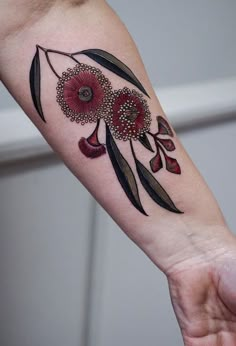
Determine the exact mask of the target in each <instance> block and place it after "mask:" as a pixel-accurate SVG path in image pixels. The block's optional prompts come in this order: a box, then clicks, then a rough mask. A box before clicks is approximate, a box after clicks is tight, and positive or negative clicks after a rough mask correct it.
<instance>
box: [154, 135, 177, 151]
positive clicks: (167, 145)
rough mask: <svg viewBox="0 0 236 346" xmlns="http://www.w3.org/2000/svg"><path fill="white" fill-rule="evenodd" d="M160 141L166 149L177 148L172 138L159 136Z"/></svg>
mask: <svg viewBox="0 0 236 346" xmlns="http://www.w3.org/2000/svg"><path fill="white" fill-rule="evenodd" d="M158 141H159V142H160V143H161V144H162V145H163V147H165V149H166V150H168V151H173V150H175V145H174V143H173V142H172V140H171V139H162V138H158Z"/></svg>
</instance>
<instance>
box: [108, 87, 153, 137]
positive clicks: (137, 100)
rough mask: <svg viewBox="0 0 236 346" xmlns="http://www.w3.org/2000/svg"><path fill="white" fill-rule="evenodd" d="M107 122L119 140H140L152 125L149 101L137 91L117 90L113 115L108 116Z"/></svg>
mask: <svg viewBox="0 0 236 346" xmlns="http://www.w3.org/2000/svg"><path fill="white" fill-rule="evenodd" d="M106 121H107V123H108V125H109V127H110V129H111V131H112V132H113V134H114V136H115V137H116V138H117V139H123V140H127V139H131V138H132V139H138V138H139V137H140V136H141V135H142V134H143V133H145V132H147V131H148V130H149V128H150V124H151V114H150V111H149V108H148V105H147V101H146V100H145V99H144V98H143V96H142V94H140V93H138V92H137V91H136V90H132V91H131V90H130V89H128V88H124V89H122V90H117V91H115V92H114V101H113V105H112V114H108V115H107V117H106Z"/></svg>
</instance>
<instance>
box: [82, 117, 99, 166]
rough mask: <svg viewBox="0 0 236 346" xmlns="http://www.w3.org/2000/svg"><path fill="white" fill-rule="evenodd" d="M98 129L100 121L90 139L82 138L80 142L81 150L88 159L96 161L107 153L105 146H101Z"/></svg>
mask: <svg viewBox="0 0 236 346" xmlns="http://www.w3.org/2000/svg"><path fill="white" fill-rule="evenodd" d="M98 127H99V121H98V123H97V126H96V128H95V130H94V131H93V133H92V134H91V135H90V136H89V137H88V138H85V137H82V138H81V139H80V140H79V143H78V145H79V148H80V150H81V151H82V153H83V154H84V155H85V156H86V157H90V158H91V159H94V158H96V157H99V156H101V155H103V154H105V153H106V147H105V145H103V144H101V143H100V142H99V140H98Z"/></svg>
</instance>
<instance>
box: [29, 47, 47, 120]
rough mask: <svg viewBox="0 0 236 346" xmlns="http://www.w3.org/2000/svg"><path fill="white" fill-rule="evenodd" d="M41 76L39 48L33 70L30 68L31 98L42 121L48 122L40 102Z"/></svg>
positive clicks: (33, 62)
mask: <svg viewBox="0 0 236 346" xmlns="http://www.w3.org/2000/svg"><path fill="white" fill-rule="evenodd" d="M40 79H41V76H40V60H39V49H38V47H37V49H36V53H35V56H34V58H33V61H32V64H31V68H30V75H29V80H30V91H31V96H32V99H33V102H34V106H35V108H36V110H37V112H38V114H39V116H40V117H41V119H42V120H43V121H44V122H46V120H45V118H44V115H43V110H42V105H41V100H40V92H41V90H40V82H41V80H40Z"/></svg>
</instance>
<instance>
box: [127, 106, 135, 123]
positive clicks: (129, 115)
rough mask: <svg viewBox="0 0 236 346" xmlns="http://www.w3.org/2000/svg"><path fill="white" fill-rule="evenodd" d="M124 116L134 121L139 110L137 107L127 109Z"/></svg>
mask: <svg viewBox="0 0 236 346" xmlns="http://www.w3.org/2000/svg"><path fill="white" fill-rule="evenodd" d="M124 116H125V118H126V119H127V120H130V121H132V122H134V121H135V120H136V119H137V117H138V111H137V109H136V108H135V107H132V108H130V109H126V110H125V112H124Z"/></svg>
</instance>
